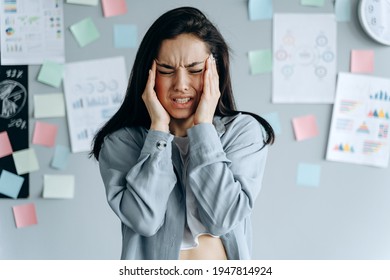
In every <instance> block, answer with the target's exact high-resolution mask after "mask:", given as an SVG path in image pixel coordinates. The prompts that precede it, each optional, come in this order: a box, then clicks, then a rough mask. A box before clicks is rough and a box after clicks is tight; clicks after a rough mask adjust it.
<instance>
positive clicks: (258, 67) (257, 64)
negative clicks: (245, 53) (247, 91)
mask: <svg viewBox="0 0 390 280" xmlns="http://www.w3.org/2000/svg"><path fill="white" fill-rule="evenodd" d="M249 64H250V67H251V73H252V75H255V74H261V73H267V72H271V71H272V52H271V50H256V51H250V52H249Z"/></svg>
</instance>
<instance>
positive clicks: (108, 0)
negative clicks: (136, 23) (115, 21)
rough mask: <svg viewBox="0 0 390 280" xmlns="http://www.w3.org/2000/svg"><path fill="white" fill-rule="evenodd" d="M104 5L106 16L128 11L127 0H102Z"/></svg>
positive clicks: (122, 13)
mask: <svg viewBox="0 0 390 280" xmlns="http://www.w3.org/2000/svg"><path fill="white" fill-rule="evenodd" d="M102 7H103V14H104V16H105V17H113V16H119V15H124V14H126V13H127V6H126V1H125V0H102Z"/></svg>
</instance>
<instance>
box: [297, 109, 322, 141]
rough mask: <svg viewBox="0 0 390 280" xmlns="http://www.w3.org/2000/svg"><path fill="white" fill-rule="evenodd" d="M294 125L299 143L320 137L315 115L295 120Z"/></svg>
mask: <svg viewBox="0 0 390 280" xmlns="http://www.w3.org/2000/svg"><path fill="white" fill-rule="evenodd" d="M292 123H293V127H294V132H295V138H296V140H297V141H302V140H306V139H309V138H312V137H315V136H318V134H319V131H318V127H317V121H316V117H315V116H314V115H307V116H302V117H297V118H293V120H292Z"/></svg>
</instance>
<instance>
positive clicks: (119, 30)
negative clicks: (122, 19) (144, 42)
mask: <svg viewBox="0 0 390 280" xmlns="http://www.w3.org/2000/svg"><path fill="white" fill-rule="evenodd" d="M114 45H115V48H135V47H137V26H136V25H133V24H116V25H114Z"/></svg>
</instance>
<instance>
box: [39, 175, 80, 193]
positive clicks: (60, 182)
mask: <svg viewBox="0 0 390 280" xmlns="http://www.w3.org/2000/svg"><path fill="white" fill-rule="evenodd" d="M74 181H75V180H74V175H45V176H44V178H43V197H44V198H73V197H74Z"/></svg>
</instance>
